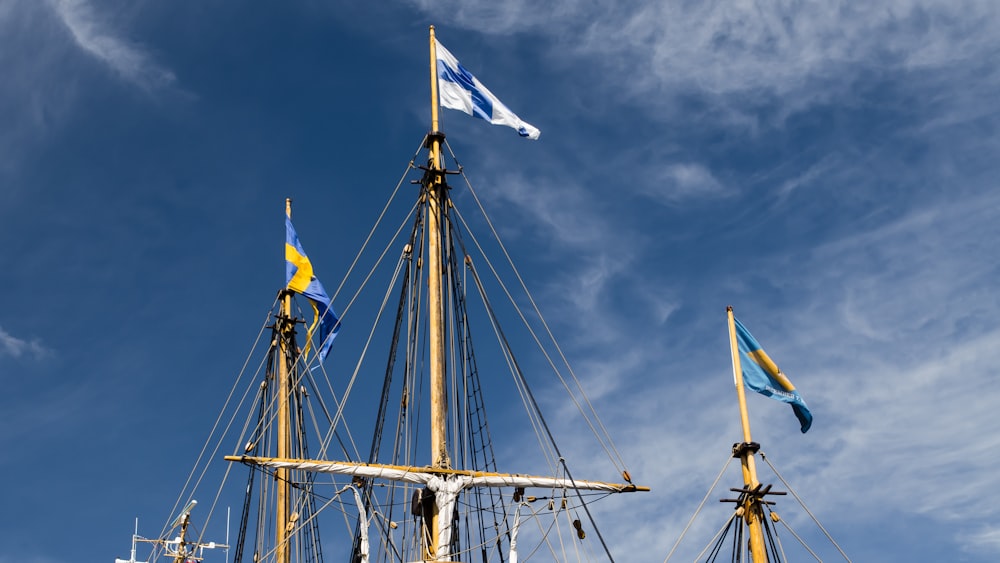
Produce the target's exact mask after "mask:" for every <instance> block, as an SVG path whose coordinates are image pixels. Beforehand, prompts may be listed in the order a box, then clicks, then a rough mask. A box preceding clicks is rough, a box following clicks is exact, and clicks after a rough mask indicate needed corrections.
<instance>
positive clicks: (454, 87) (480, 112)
mask: <svg viewBox="0 0 1000 563" xmlns="http://www.w3.org/2000/svg"><path fill="white" fill-rule="evenodd" d="M434 44H435V51H436V52H437V74H438V98H439V99H440V101H441V105H442V106H444V107H446V108H448V109H457V110H459V111H464V112H465V113H467V114H469V115H474V116H476V117H479V118H482V119H485V120H486V121H489V122H490V123H492V124H493V125H506V126H507V127H513V128H514V129H516V130H517V134H518V135H520V136H522V137H527V138H529V139H537V138H538V136H539V135H541V134H542V132H541V131H539V130H538V128H536V127H535V126H534V125H532V124H530V123H527V122H525V121H522V120H521V118H520V117H518V116H516V115H514V112H512V111H510V109H508V108H507V106H505V105H503V102H501V101H500V100H498V99H497V97H496V96H494V95H493V92H490V91H489V90H488V89H487V88H486V86H483V84H482V82H480V81H479V80H477V79H476V77H475V76H472V73H471V72H469V71H467V70H465V67H463V66H462V65H461V64H460V63H459V62H458V59H456V58H455V55H452V54H451V53H450V52H449V51H448V49H445V48H444V45H442V44H441V42H440V41H438V40H437V39H435V40H434Z"/></svg>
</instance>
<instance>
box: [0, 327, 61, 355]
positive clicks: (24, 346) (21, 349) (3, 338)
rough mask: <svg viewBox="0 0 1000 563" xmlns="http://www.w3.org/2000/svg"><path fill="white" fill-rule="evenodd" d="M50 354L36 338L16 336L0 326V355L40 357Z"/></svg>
mask: <svg viewBox="0 0 1000 563" xmlns="http://www.w3.org/2000/svg"><path fill="white" fill-rule="evenodd" d="M51 354H52V351H51V350H49V349H48V348H46V347H45V346H44V345H43V344H42V343H41V341H40V340H38V339H37V338H33V339H31V340H25V339H23V338H18V337H16V336H14V335H13V334H11V333H9V332H7V331H6V330H4V328H3V327H0V357H4V356H7V357H10V358H15V359H18V358H31V359H41V358H45V357H47V356H49V355H51Z"/></svg>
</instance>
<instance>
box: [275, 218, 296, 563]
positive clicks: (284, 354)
mask: <svg viewBox="0 0 1000 563" xmlns="http://www.w3.org/2000/svg"><path fill="white" fill-rule="evenodd" d="M285 214H286V215H287V216H288V217H289V218H291V217H292V200H291V198H288V199H285ZM278 323H279V326H278V334H279V337H278V380H277V381H276V382H275V385H276V388H275V397H276V398H277V403H278V404H277V407H278V412H277V418H278V436H277V438H278V440H277V441H278V444H277V447H278V451H277V454H278V457H281V458H289V457H291V456H292V447H291V441H292V434H291V409H290V408H289V405H288V398H289V397H288V395H289V383H288V379H289V373H288V369H289V363H290V362H289V361H288V358H289V357H290V356H291V354H293V353H294V352H295V350H290V349H289V345H290V342H291V341H292V339H291V334H290V333H291V332H292V331H293V330H294V329H295V323H294V322H292V292H291V291H290V290H289V289H288V288H287V287H286V288H285V290H284V291H283V292H282V295H281V314H280V315H278ZM274 478H275V486H276V487H277V491H276V501H277V508H276V511H275V538H274V549H275V563H289V561H290V557H289V549H288V547H289V546H288V522H289V520H290V518H291V516H290V514H289V493H290V490H289V489H290V486H291V485H290V483H289V478H288V469H280V470H275V472H274Z"/></svg>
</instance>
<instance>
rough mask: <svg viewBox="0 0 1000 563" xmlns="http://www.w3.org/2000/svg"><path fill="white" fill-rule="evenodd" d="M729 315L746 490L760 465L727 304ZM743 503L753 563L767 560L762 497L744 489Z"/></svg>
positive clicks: (754, 485) (756, 483)
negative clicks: (755, 454)
mask: <svg viewBox="0 0 1000 563" xmlns="http://www.w3.org/2000/svg"><path fill="white" fill-rule="evenodd" d="M726 315H727V317H728V319H729V346H730V349H731V351H732V354H733V379H734V381H735V383H736V395H737V397H739V402H740V421H741V422H742V424H743V443H742V444H737V445H736V446H734V451H733V454H734V455H738V456H739V458H740V466H741V467H742V468H743V484H744V491H753V490H756V489H757V487H758V486H759V485H760V482H759V481H757V467H756V465H755V463H754V453H755V452H756V451H757V448H758V447H757V445H756V444H754V443H753V442H752V441H751V440H750V415H749V414H748V413H747V397H746V391H745V389H744V387H743V368H742V367H741V366H740V350H739V346H738V344H737V343H736V323H735V321H734V319H733V308H732V307H726ZM744 499H745V500H744V503H743V507H742V508H743V518H744V520H745V521H746V523H747V527H749V528H750V556H751V557H753V561H754V563H766V562H767V549H766V548H765V546H764V532H763V530H762V527H761V519H762V518H763V517H764V511H763V509H762V508H761V505H760V497H759V496H757V495H754V494H749V493H745V494H744Z"/></svg>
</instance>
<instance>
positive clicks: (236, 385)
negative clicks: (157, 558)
mask: <svg viewBox="0 0 1000 563" xmlns="http://www.w3.org/2000/svg"><path fill="white" fill-rule="evenodd" d="M277 302H278V298H277V297H275V300H274V301H273V302H272V303H271V306H270V307H269V308H268V314H267V316H266V317H265V321H264V324H263V325H262V326H261V328H260V330H259V331H258V332H257V337H256V338H255V339H254V343H253V346H252V347H251V348H250V352H249V353H248V354H247V357H246V359H245V360H244V361H243V367H242V368H240V372H239V375H238V376H237V378H236V381H235V382H234V383H233V387H232V388H231V389H230V391H229V395H228V396H227V397H226V401H225V403H223V405H222V408H221V409H220V410H219V414H218V416H217V417H216V419H215V423H214V424H213V425H212V429H211V430H210V431H209V433H208V436H207V437H206V438H205V443H204V444H203V445H202V447H201V452H199V454H198V457H197V458H196V459H195V462H194V465H193V466H192V467H191V472H190V473H188V477H187V479H186V480H185V481H184V485H183V486H182V487H181V492H180V494H179V495H178V496H177V500H176V501H174V506H173V508H171V509H170V513H169V516H168V518H167V521H166V522H164V524H163V528H162V529H161V530H160V533H159V535H158V536H157V537H160V538H162V537H163V536H165V535H166V534H167V532H168V531H169V530H168V529H167V528H168V526H169V525H170V524H169V523H168V522H172V521H174V519H175V517H176V511H177V509H178V507H179V506H181V504H182V502H183V503H185V504H186V503H187V502H190V501H191V500H192V498H193V495H194V491H196V490H197V489H198V486H199V485H200V484H201V480H202V479H203V478H204V477H205V473H206V472H207V471H208V467H209V465H210V464H211V458H212V457H214V456H215V454H216V453H217V452H218V449H219V446H221V441H222V438H223V437H224V436H225V435H226V433H227V432H228V430H229V427H230V425H231V423H232V419H230V425H227V426H226V429H225V430H224V431H223V433H222V435H221V436H220V437H219V442H218V443H217V445H216V448H215V449H214V450H213V451H212V454H211V456H210V457H209V461H208V462H207V463H206V464H205V467H204V468H203V470H202V472H201V474H200V475H199V476H198V479H197V480H196V481H195V483H194V485H193V486H191V490H190V492H189V491H188V487H189V486H190V485H191V479H192V478H193V477H194V474H195V472H196V471H197V470H198V467H199V465H200V464H201V462H202V460H203V459H204V458H205V452H206V451H207V450H208V447H209V444H211V442H212V437H213V436H214V435H215V431H216V430H217V429H218V428H219V423H220V422H221V421H222V417H223V415H224V414H225V413H226V410H227V408H228V407H229V403H230V401H231V400H232V398H233V395H234V394H235V393H236V389H238V388H239V385H240V381H241V380H242V379H243V376H244V375H245V374H246V368H247V366H248V365H249V364H250V359H251V358H252V357H253V350H254V349H255V348H256V347H257V344H258V343H260V338H261V335H263V334H264V330H265V329H266V328H267V320H268V319H270V311H272V310H274V306H275V304H276V303H277ZM259 369H260V367H259V366H258V370H259ZM243 398H244V399H245V398H246V393H244V395H243ZM242 404H243V401H240V403H239V406H242ZM239 406H237V409H236V410H238V409H239ZM233 417H235V412H234V414H233ZM185 496H187V499H186V500H182V499H184V498H185Z"/></svg>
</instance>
